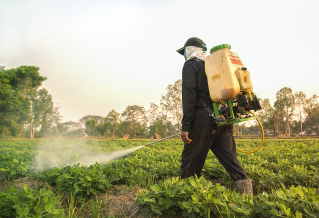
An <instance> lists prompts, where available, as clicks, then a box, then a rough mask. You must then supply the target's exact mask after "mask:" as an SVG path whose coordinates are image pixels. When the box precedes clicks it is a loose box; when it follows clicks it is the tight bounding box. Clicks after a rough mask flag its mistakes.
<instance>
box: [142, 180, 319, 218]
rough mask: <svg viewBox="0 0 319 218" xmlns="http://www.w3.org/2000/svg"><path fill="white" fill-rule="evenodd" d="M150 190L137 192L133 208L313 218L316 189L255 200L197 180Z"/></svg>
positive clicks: (318, 208) (318, 204)
mask: <svg viewBox="0 0 319 218" xmlns="http://www.w3.org/2000/svg"><path fill="white" fill-rule="evenodd" d="M150 189H151V190H150V191H149V192H148V193H146V192H139V195H138V196H137V197H136V202H137V204H139V205H141V206H144V209H143V210H144V212H147V211H151V212H152V214H153V215H175V214H176V213H177V211H178V210H180V209H182V210H183V217H194V218H196V217H220V216H221V217H238V218H244V217H303V216H304V217H317V216H318V215H319V196H318V194H317V193H316V189H314V188H313V189H307V188H305V187H301V186H298V187H294V186H292V187H290V189H287V188H285V187H284V186H282V189H279V190H276V191H274V192H272V193H271V194H267V193H265V192H263V193H261V194H258V195H257V196H255V197H252V196H251V195H250V196H248V195H245V194H243V195H241V194H239V193H237V192H236V191H230V190H227V188H226V187H224V186H221V185H219V184H216V185H212V184H211V182H210V181H208V180H205V179H204V178H203V177H201V178H199V179H198V178H194V177H191V178H187V179H184V180H179V179H178V178H172V179H167V180H165V181H163V182H160V183H159V184H156V185H153V186H151V188H150Z"/></svg>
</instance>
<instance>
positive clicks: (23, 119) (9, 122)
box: [0, 66, 46, 136]
mask: <svg viewBox="0 0 319 218" xmlns="http://www.w3.org/2000/svg"><path fill="white" fill-rule="evenodd" d="M45 80H46V78H45V77H43V76H41V75H40V74H39V68H38V67H34V66H21V67H18V68H16V69H15V68H12V69H9V70H4V68H1V70H0V136H10V135H12V136H17V135H19V134H20V133H21V132H22V131H23V130H24V128H23V126H24V125H25V124H26V123H27V122H28V120H29V119H30V107H31V102H30V99H29V93H30V92H32V91H34V90H37V89H38V87H39V86H41V84H42V82H43V81H45Z"/></svg>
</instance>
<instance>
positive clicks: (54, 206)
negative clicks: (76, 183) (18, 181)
mask: <svg viewBox="0 0 319 218" xmlns="http://www.w3.org/2000/svg"><path fill="white" fill-rule="evenodd" d="M61 197H62V196H60V195H57V196H55V195H54V194H53V192H52V191H49V190H48V191H47V190H46V188H45V187H44V188H42V189H41V190H40V191H36V190H33V189H31V188H28V187H27V186H26V185H24V187H23V189H22V190H21V191H17V190H16V189H15V188H14V187H11V188H10V190H8V191H6V192H0V208H1V210H0V216H1V217H4V218H5V217H8V218H9V217H65V216H63V213H64V210H63V209H61Z"/></svg>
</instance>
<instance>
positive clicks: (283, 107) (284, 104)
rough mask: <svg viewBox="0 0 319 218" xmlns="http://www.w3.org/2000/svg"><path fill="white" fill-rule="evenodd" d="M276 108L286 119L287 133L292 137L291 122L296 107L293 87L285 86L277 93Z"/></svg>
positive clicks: (285, 127)
mask: <svg viewBox="0 0 319 218" xmlns="http://www.w3.org/2000/svg"><path fill="white" fill-rule="evenodd" d="M276 98H277V100H276V102H275V104H274V106H275V108H276V109H277V110H278V111H279V113H280V115H281V116H282V118H283V120H284V121H285V126H284V129H285V134H286V135H288V137H290V124H291V122H292V117H293V114H294V109H295V96H294V95H293V94H292V89H291V88H288V87H284V88H282V89H280V90H279V91H278V92H277V93H276Z"/></svg>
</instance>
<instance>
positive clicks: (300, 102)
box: [258, 87, 319, 137]
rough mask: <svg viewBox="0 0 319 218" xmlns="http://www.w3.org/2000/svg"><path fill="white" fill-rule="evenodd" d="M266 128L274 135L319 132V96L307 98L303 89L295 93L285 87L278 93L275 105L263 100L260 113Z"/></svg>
mask: <svg viewBox="0 0 319 218" xmlns="http://www.w3.org/2000/svg"><path fill="white" fill-rule="evenodd" d="M258 114H259V117H260V120H261V122H262V124H263V127H264V129H266V131H268V133H272V134H273V135H274V136H278V135H279V134H284V135H286V136H288V137H290V136H291V134H311V133H313V134H319V131H318V130H319V96H318V95H316V94H314V95H313V96H311V97H309V98H307V96H306V94H305V93H303V92H302V91H297V92H295V93H293V91H292V89H291V88H288V87H284V88H282V89H280V90H279V91H278V92H277V93H276V101H275V102H274V104H273V105H271V104H270V102H269V99H264V100H263V109H262V110H261V111H260V112H259V113H258Z"/></svg>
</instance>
